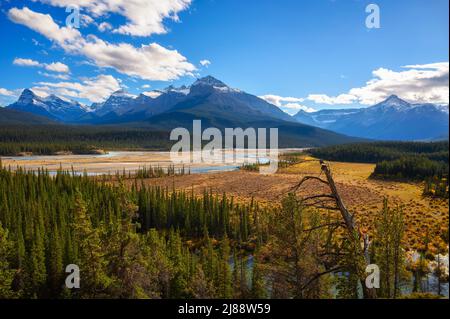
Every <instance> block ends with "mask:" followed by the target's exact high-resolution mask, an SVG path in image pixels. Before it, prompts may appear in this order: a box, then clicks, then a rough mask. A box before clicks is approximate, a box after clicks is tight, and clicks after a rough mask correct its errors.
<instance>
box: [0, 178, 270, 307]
mask: <svg viewBox="0 0 450 319" xmlns="http://www.w3.org/2000/svg"><path fill="white" fill-rule="evenodd" d="M262 211H263V210H262V209H260V208H259V207H258V205H257V204H256V203H251V204H249V205H241V204H237V203H234V201H233V199H230V198H228V197H227V196H225V195H223V196H213V195H212V194H210V193H208V192H206V193H205V194H204V195H203V196H201V197H200V198H199V197H195V196H193V195H192V194H187V193H185V192H169V191H168V190H167V189H161V188H150V189H147V188H145V187H141V186H139V185H138V183H137V182H136V183H135V184H134V185H133V187H132V189H131V190H125V188H124V187H123V186H111V185H108V184H107V183H103V182H95V181H93V180H92V179H89V178H88V177H86V176H71V175H70V174H68V173H60V174H58V175H57V176H56V177H54V178H53V177H50V176H49V175H48V174H47V173H45V172H38V173H36V174H34V173H31V172H30V173H26V172H23V171H20V170H19V171H17V172H15V173H11V172H9V171H6V170H0V224H1V227H0V254H1V255H0V261H1V262H0V297H24V298H34V297H41V298H42V297H52V298H62V297H75V298H79V297H80V298H85V297H121V298H137V297H152V298H189V297H190V298H194V297H222V298H230V297H233V296H234V290H233V289H234V286H233V285H232V275H233V273H232V268H231V266H230V263H229V260H230V256H232V255H233V254H232V251H233V250H234V249H237V250H238V251H235V253H234V255H235V257H234V258H235V261H234V262H235V265H241V264H242V267H241V266H239V267H240V268H242V269H240V268H239V269H240V270H239V269H235V270H234V272H238V270H239V277H240V278H241V277H245V275H246V273H247V267H246V266H244V264H245V263H246V258H247V257H246V255H245V254H243V252H244V251H243V250H241V246H240V245H239V244H238V243H242V244H244V243H250V242H254V243H256V242H258V238H260V237H262V236H261V235H258V234H262V230H259V229H258V227H256V226H255V220H257V219H258V213H257V212H262ZM262 215H264V214H262ZM259 225H262V223H259ZM187 239H189V240H190V242H191V244H190V245H188V244H186V240H187ZM259 241H262V239H259ZM251 247H254V245H253V246H250V248H248V247H247V249H252V248H251ZM69 264H76V265H78V266H79V267H80V269H81V270H82V274H83V275H82V278H83V279H82V288H80V289H79V290H74V291H69V290H68V289H66V288H62V287H63V286H64V278H65V276H66V274H65V272H64V270H65V266H66V265H69ZM236 267H237V266H236ZM242 272H245V273H242ZM235 275H236V276H237V274H235ZM242 285H247V280H245V281H243V282H242ZM236 289H237V288H236ZM239 289H240V290H241V288H239ZM242 289H243V290H245V291H248V294H247V295H246V296H247V297H250V290H251V289H250V287H248V288H245V289H244V288H242Z"/></svg>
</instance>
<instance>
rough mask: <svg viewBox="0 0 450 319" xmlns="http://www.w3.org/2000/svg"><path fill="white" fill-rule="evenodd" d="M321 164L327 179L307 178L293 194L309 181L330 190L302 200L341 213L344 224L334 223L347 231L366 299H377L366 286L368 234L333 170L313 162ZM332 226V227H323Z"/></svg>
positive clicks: (296, 187)
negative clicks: (346, 200)
mask: <svg viewBox="0 0 450 319" xmlns="http://www.w3.org/2000/svg"><path fill="white" fill-rule="evenodd" d="M310 161H311V160H310ZM313 161H318V162H319V163H320V168H321V172H322V173H323V174H324V175H325V177H326V179H323V178H321V177H320V176H305V177H303V178H302V179H301V180H300V182H299V183H297V184H296V185H295V186H294V187H293V188H292V189H291V192H293V193H296V192H297V191H298V190H299V189H300V187H302V185H304V184H305V183H306V182H307V181H311V180H315V181H318V182H320V183H322V184H324V185H326V186H328V188H329V189H330V191H331V193H330V194H318V195H312V196H306V197H303V198H301V201H302V204H303V205H304V206H309V207H315V208H318V209H326V210H335V211H339V212H340V216H341V218H342V222H338V223H334V225H336V226H337V227H344V228H345V229H346V233H347V237H348V240H349V242H350V243H351V248H352V250H353V255H354V260H353V262H354V269H355V272H356V275H357V277H358V279H359V282H360V283H361V286H362V289H363V295H364V298H368V299H373V298H376V291H375V289H370V288H368V287H367V286H366V284H365V278H366V267H367V265H369V264H370V258H369V247H370V241H369V236H368V235H367V234H363V233H362V232H361V231H360V229H359V228H358V226H357V224H356V221H355V219H354V216H353V215H352V214H351V213H350V212H349V211H348V209H347V208H346V206H345V204H344V202H343V200H342V198H341V196H340V194H339V192H338V190H337V187H336V184H335V182H334V179H333V176H332V174H331V170H330V167H329V165H328V164H326V163H325V162H324V161H322V160H313ZM323 226H324V227H325V226H330V225H323Z"/></svg>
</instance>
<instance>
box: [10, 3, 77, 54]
mask: <svg viewBox="0 0 450 319" xmlns="http://www.w3.org/2000/svg"><path fill="white" fill-rule="evenodd" d="M8 17H9V19H10V20H11V21H13V22H15V23H18V24H23V25H25V26H27V27H29V28H30V29H32V30H34V31H36V32H38V33H40V34H42V35H43V36H45V37H46V38H48V39H50V40H52V41H55V42H56V43H58V44H59V45H60V46H64V47H66V48H69V46H73V45H75V43H77V42H78V41H79V40H81V34H80V32H79V31H78V30H77V29H74V28H67V27H61V28H60V27H59V26H58V25H57V24H56V23H55V21H53V18H52V17H51V16H50V15H49V14H42V13H38V12H34V11H32V10H30V9H28V8H27V7H24V8H23V9H18V8H12V9H10V10H9V11H8ZM72 49H74V48H72Z"/></svg>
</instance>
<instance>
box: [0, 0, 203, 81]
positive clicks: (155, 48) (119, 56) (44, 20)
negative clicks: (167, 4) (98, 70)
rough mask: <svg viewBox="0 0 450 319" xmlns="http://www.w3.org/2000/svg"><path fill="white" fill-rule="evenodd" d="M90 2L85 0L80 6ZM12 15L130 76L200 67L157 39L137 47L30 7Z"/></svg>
mask: <svg viewBox="0 0 450 319" xmlns="http://www.w3.org/2000/svg"><path fill="white" fill-rule="evenodd" d="M158 1H159V0H158ZM87 2H89V1H87V0H85V1H81V2H80V6H83V3H85V4H86V3H87ZM130 2H131V1H130ZM8 16H9V18H10V19H11V20H12V21H14V22H16V23H20V24H23V25H25V26H27V27H29V28H31V29H33V30H35V31H36V32H39V33H41V34H42V35H44V36H46V37H47V38H48V39H50V40H52V41H54V42H55V43H57V44H58V45H59V46H60V47H61V48H63V49H64V50H65V51H66V52H69V53H74V54H79V55H83V56H85V57H87V58H89V59H90V60H91V61H93V62H94V63H95V64H96V65H97V66H99V67H106V68H114V69H116V70H117V71H119V72H121V73H123V74H126V75H129V76H135V77H139V78H142V79H145V80H155V81H156V80H157V81H169V80H174V79H178V78H179V77H181V76H185V75H192V72H194V71H195V70H196V68H195V66H194V65H192V64H191V63H189V62H188V61H187V59H186V58H185V57H184V56H183V55H181V54H180V53H178V51H176V50H169V49H166V48H164V47H162V46H160V45H159V44H157V43H150V44H148V45H142V46H141V47H134V46H132V45H130V44H127V43H118V44H112V43H109V42H106V41H103V40H101V39H99V38H97V37H96V36H94V35H89V36H87V37H86V38H84V37H83V36H82V35H81V34H80V32H79V31H78V30H76V29H71V28H66V27H59V26H58V25H57V24H56V23H55V22H54V21H53V19H52V17H51V16H50V15H48V14H41V13H37V12H34V11H31V10H30V9H28V8H26V7H25V8H23V9H17V8H13V9H11V10H9V13H8Z"/></svg>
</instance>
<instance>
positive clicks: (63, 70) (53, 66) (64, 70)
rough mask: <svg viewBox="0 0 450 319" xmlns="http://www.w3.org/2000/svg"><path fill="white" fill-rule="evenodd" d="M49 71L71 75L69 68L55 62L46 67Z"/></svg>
mask: <svg viewBox="0 0 450 319" xmlns="http://www.w3.org/2000/svg"><path fill="white" fill-rule="evenodd" d="M45 69H46V70H47V71H53V72H58V73H69V72H70V70H69V67H68V66H67V65H65V64H64V63H61V62H53V63H50V64H46V65H45Z"/></svg>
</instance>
